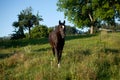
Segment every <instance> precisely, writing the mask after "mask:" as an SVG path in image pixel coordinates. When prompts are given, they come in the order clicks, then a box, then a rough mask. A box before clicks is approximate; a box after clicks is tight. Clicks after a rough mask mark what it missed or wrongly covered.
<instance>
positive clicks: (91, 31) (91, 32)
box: [90, 25, 94, 34]
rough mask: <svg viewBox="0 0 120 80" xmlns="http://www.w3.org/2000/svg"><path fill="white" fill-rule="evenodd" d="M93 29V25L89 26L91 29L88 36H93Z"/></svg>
mask: <svg viewBox="0 0 120 80" xmlns="http://www.w3.org/2000/svg"><path fill="white" fill-rule="evenodd" d="M93 31H94V27H93V25H91V27H90V34H93V33H94V32H93Z"/></svg>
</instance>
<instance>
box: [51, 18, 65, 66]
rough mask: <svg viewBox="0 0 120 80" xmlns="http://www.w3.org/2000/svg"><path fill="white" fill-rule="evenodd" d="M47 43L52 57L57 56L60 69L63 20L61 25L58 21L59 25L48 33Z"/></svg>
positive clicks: (63, 31) (63, 34)
mask: <svg viewBox="0 0 120 80" xmlns="http://www.w3.org/2000/svg"><path fill="white" fill-rule="evenodd" d="M49 43H50V45H51V48H52V52H53V55H54V57H55V55H57V62H58V63H57V64H58V68H59V67H60V61H61V56H62V50H63V47H64V44H65V20H64V21H63V23H62V22H61V21H60V20H59V25H58V26H56V28H55V29H54V30H53V31H52V32H51V33H49Z"/></svg>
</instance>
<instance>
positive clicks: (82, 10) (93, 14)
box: [57, 0, 120, 34]
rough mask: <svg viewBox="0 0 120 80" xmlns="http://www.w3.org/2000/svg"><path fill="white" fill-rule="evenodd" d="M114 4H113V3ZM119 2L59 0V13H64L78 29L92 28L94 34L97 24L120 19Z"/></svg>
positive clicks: (113, 0)
mask: <svg viewBox="0 0 120 80" xmlns="http://www.w3.org/2000/svg"><path fill="white" fill-rule="evenodd" d="M112 2H113V3H112ZM119 4H120V1H119V0H58V2H57V6H58V11H62V12H64V15H65V17H67V19H68V20H69V21H71V22H72V23H74V24H75V25H76V26H78V27H83V26H91V27H90V33H91V34H93V30H94V26H95V24H96V22H100V21H102V20H104V21H112V22H113V20H112V19H113V17H115V16H116V17H119V16H120V15H119V14H118V13H119V12H120V8H119V7H120V5H119Z"/></svg>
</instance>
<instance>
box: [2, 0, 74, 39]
mask: <svg viewBox="0 0 120 80" xmlns="http://www.w3.org/2000/svg"><path fill="white" fill-rule="evenodd" d="M56 3H57V0H0V37H3V36H8V35H9V34H12V33H13V32H12V31H14V28H13V27H12V23H13V22H14V21H17V20H18V18H17V15H18V14H19V13H20V11H22V10H24V9H26V8H27V7H30V6H31V7H32V8H33V13H34V14H36V13H37V12H38V11H39V15H41V16H42V18H43V19H44V21H43V22H41V24H43V25H47V26H48V27H51V26H55V25H57V24H58V21H59V20H61V21H63V20H66V19H65V18H64V14H63V13H62V12H57V6H56ZM66 25H72V24H71V23H69V22H68V21H67V20H66Z"/></svg>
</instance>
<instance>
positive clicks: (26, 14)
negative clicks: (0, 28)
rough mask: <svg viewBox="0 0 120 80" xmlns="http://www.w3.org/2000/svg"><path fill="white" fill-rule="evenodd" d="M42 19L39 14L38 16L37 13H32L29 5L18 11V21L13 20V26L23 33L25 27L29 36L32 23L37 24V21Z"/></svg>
mask: <svg viewBox="0 0 120 80" xmlns="http://www.w3.org/2000/svg"><path fill="white" fill-rule="evenodd" d="M42 20H43V19H42V18H41V16H39V14H38V13H37V14H36V15H34V14H33V13H32V8H31V7H29V8H26V9H25V10H22V11H21V12H20V14H19V15H18V21H15V22H13V26H15V28H19V29H18V31H19V32H21V33H22V34H23V35H24V30H25V29H27V30H28V31H29V37H31V34H30V31H31V28H32V27H33V26H34V25H39V21H42Z"/></svg>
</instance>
